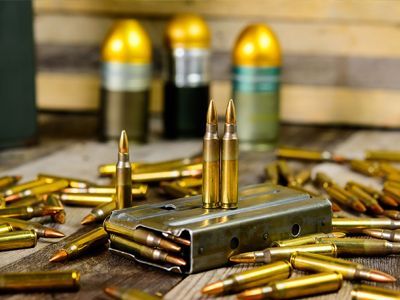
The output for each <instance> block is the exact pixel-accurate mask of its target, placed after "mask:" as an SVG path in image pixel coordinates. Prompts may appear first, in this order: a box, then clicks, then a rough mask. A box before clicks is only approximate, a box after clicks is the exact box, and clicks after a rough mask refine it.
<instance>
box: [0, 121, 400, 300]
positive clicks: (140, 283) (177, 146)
mask: <svg viewBox="0 0 400 300" xmlns="http://www.w3.org/2000/svg"><path fill="white" fill-rule="evenodd" d="M47 133H48V132H47ZM357 134H359V132H358V131H356V130H354V129H343V128H317V127H296V126H283V128H282V133H281V138H280V144H281V145H288V146H300V147H307V148H316V149H327V150H330V149H332V150H333V149H336V147H337V146H340V145H341V144H343V143H345V142H346V141H348V140H349V139H351V138H353V137H354V136H355V135H357ZM363 134H367V135H368V134H369V133H368V132H366V133H364V132H363ZM370 134H371V136H372V137H373V136H375V137H376V136H380V135H390V136H394V137H397V140H399V138H400V132H376V131H371V132H370ZM43 136H45V138H44V139H42V143H41V144H40V145H39V146H37V147H34V148H30V149H17V150H7V151H3V152H0V176H1V175H4V174H17V173H18V174H21V175H24V176H25V178H26V179H30V178H33V177H34V176H35V174H37V173H39V172H48V173H55V174H60V175H61V174H65V175H69V176H75V177H83V178H86V179H89V180H97V179H98V178H97V170H96V166H97V165H99V164H100V163H107V162H113V161H115V159H116V152H115V151H116V143H114V142H110V143H106V144H100V143H97V142H96V141H95V140H94V139H90V138H89V139H86V138H85V137H83V138H82V137H80V138H79V139H77V138H76V137H74V136H69V137H68V139H67V140H65V139H59V138H57V137H55V136H54V135H52V134H48V135H47V137H46V132H45V133H44V134H43ZM370 143H371V144H370V145H373V144H374V140H373V139H371V140H370ZM363 146H365V145H363ZM397 147H400V145H397ZM200 149H201V141H199V140H197V141H178V142H163V141H154V142H152V143H150V144H149V145H145V146H137V147H135V146H133V147H132V148H131V153H132V155H131V156H132V159H133V160H148V161H156V160H164V159H168V158H174V157H180V156H184V155H188V154H191V153H195V152H198V151H199V150H200ZM273 159H274V155H273V152H271V151H270V152H263V153H256V152H248V153H241V156H240V170H241V171H240V185H242V186H243V185H247V184H254V183H258V182H262V181H263V180H264V175H263V167H264V165H265V164H266V163H268V162H269V161H271V160H273ZM292 166H294V167H298V166H299V164H296V163H295V164H293V165H292ZM52 171H53V172H52ZM103 183H104V182H103ZM162 200H163V197H162V196H160V194H159V193H158V191H157V189H156V188H153V189H152V191H151V195H150V197H149V198H148V200H146V201H143V203H148V202H156V201H162ZM89 211H90V208H69V207H68V208H67V223H66V224H65V225H55V227H56V228H57V229H59V230H61V231H65V232H66V233H68V234H69V236H67V237H66V238H64V239H62V240H60V241H57V240H56V241H54V240H41V241H40V242H39V243H38V246H37V247H36V248H34V249H28V250H18V251H9V252H3V253H0V272H11V271H12V272H22V271H34V270H68V269H75V270H79V271H80V272H81V274H82V278H81V289H80V291H79V292H77V293H57V294H41V293H39V294H30V295H27V294H18V295H7V296H3V297H1V299H3V298H4V299H22V298H23V299H68V300H72V299H109V298H108V297H107V296H105V295H104V294H103V292H102V289H103V288H104V287H106V286H108V285H117V286H121V287H129V288H139V289H143V290H145V291H147V292H149V293H160V294H162V295H165V298H166V299H174V300H178V299H198V298H200V297H201V296H200V294H199V290H200V289H201V287H202V286H204V285H205V284H206V283H208V282H211V281H214V280H217V279H220V278H222V277H224V276H226V275H227V274H230V273H232V272H237V271H239V270H243V269H245V268H247V266H235V267H232V268H221V269H217V270H212V271H208V272H204V273H200V274H194V275H191V276H187V277H185V276H182V275H178V274H172V273H168V272H165V271H161V270H158V269H156V268H152V267H148V266H144V265H141V264H138V263H135V262H133V261H129V260H127V259H125V258H122V257H119V256H116V255H113V254H111V253H109V252H108V251H107V250H106V249H104V248H100V249H97V250H96V251H94V252H91V253H88V254H86V255H84V256H82V257H80V258H78V259H75V260H72V261H69V262H66V263H49V262H48V260H49V258H50V257H51V256H52V254H53V253H54V252H55V251H56V250H57V249H58V248H60V246H62V245H63V244H64V243H66V242H68V241H69V240H71V239H73V238H75V237H76V236H78V235H80V234H82V233H84V232H87V231H88V230H90V229H92V228H93V226H81V225H79V221H80V219H81V217H82V216H84V215H86V214H87V213H88V212H89ZM354 260H355V261H358V262H362V263H363V264H365V265H366V266H368V267H371V268H377V269H379V270H382V271H386V272H389V273H390V274H392V275H394V276H396V277H399V276H400V268H399V266H400V260H399V258H398V257H397V256H390V257H382V258H357V259H354ZM381 286H383V285H381ZM384 286H387V287H390V286H393V287H394V288H397V289H399V288H400V285H398V284H392V285H391V284H386V285H384ZM350 291H351V285H350V284H349V283H347V282H346V283H345V284H344V286H343V287H342V289H341V290H340V291H339V294H331V295H326V296H319V297H316V298H315V299H349V298H350V297H349V295H350ZM228 298H229V299H230V297H225V298H223V299H228ZM202 299H205V298H204V297H203V298H202ZM232 299H233V298H232Z"/></svg>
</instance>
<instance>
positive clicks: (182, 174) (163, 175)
mask: <svg viewBox="0 0 400 300" xmlns="http://www.w3.org/2000/svg"><path fill="white" fill-rule="evenodd" d="M202 172H203V164H202V163H196V164H191V165H187V166H184V167H181V168H177V169H175V170H167V171H152V172H145V173H134V174H132V181H133V182H143V183H146V182H159V181H163V180H176V179H180V178H190V177H196V176H200V175H201V174H202Z"/></svg>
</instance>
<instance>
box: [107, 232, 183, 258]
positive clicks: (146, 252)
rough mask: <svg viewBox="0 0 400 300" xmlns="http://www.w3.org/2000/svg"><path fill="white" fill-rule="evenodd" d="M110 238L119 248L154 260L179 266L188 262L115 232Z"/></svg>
mask: <svg viewBox="0 0 400 300" xmlns="http://www.w3.org/2000/svg"><path fill="white" fill-rule="evenodd" d="M110 240H111V243H112V244H113V245H114V246H116V247H117V248H118V249H120V250H124V251H126V252H129V253H136V254H139V255H140V256H142V257H143V258H147V259H150V260H152V261H161V262H164V263H169V264H172V265H179V266H184V265H186V262H185V261H184V260H183V259H182V258H180V257H175V256H173V255H171V254H168V253H167V252H165V251H162V250H160V249H155V248H151V247H148V246H145V245H141V244H138V243H136V242H134V241H131V240H127V239H125V238H122V237H119V236H117V235H115V234H111V235H110Z"/></svg>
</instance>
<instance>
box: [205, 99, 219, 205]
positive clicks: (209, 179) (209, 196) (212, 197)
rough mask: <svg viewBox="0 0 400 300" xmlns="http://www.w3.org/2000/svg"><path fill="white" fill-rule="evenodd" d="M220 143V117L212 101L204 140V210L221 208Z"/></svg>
mask: <svg viewBox="0 0 400 300" xmlns="http://www.w3.org/2000/svg"><path fill="white" fill-rule="evenodd" d="M219 154H220V142H219V137H218V115H217V110H216V108H215V105H214V101H213V100H211V101H210V104H209V106H208V111H207V122H206V133H205V135H204V138H203V193H202V195H203V198H202V200H203V208H217V207H219V206H220V200H219V195H220V190H219V187H220V182H219V180H220V155H219Z"/></svg>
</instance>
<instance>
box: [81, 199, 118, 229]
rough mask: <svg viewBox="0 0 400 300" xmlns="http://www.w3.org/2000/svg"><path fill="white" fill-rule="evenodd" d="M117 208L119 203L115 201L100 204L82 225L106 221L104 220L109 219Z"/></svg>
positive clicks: (83, 220)
mask: <svg viewBox="0 0 400 300" xmlns="http://www.w3.org/2000/svg"><path fill="white" fill-rule="evenodd" d="M116 208H117V203H116V202H115V201H111V202H106V203H103V204H100V205H99V206H96V207H95V208H93V209H92V211H91V212H90V214H88V215H87V216H86V217H84V218H83V219H82V221H81V224H82V225H86V224H91V223H93V222H101V221H104V219H105V218H107V217H108V216H109V215H110V214H111V213H112V212H113V211H114V210H115V209H116Z"/></svg>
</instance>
